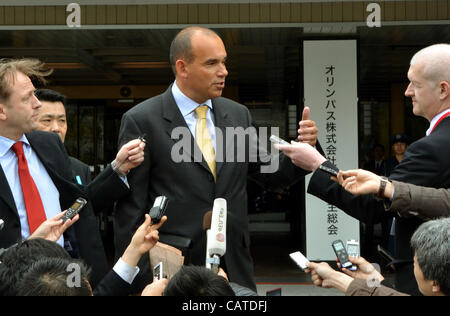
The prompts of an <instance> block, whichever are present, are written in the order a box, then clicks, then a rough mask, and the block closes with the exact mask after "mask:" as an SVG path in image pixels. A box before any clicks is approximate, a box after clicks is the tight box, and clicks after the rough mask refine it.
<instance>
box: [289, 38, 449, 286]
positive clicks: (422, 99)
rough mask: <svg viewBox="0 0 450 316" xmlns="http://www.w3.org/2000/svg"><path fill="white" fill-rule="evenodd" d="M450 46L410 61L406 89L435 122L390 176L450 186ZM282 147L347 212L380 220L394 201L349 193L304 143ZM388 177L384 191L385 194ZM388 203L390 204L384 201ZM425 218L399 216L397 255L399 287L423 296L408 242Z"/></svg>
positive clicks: (314, 187) (417, 110)
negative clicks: (415, 276)
mask: <svg viewBox="0 0 450 316" xmlns="http://www.w3.org/2000/svg"><path fill="white" fill-rule="evenodd" d="M449 69H450V45H448V44H439V45H433V46H429V47H426V48H424V49H422V50H421V51H419V52H418V53H417V54H416V55H414V57H413V58H412V60H411V66H410V68H409V71H408V78H409V81H410V84H409V86H408V88H407V89H406V91H405V95H406V96H407V97H411V98H412V101H413V113H414V114H415V115H417V116H422V117H424V118H426V119H427V120H428V121H429V122H430V128H429V129H428V130H427V133H426V135H427V136H426V137H423V138H421V139H419V140H418V141H416V142H415V143H413V144H411V145H410V146H409V147H408V149H407V150H406V152H405V156H404V158H403V160H402V161H401V162H400V163H399V164H398V165H397V167H395V169H394V170H393V171H392V173H391V175H390V177H389V180H396V181H401V182H406V183H411V184H415V185H420V186H426V187H433V188H446V189H448V188H450V147H449V146H448V139H449V135H450V117H449V116H450V72H449ZM280 150H282V151H284V152H285V154H286V155H288V156H289V157H291V159H293V161H294V163H295V164H296V165H298V166H300V167H302V168H305V169H306V170H311V171H315V172H314V174H313V176H312V177H311V181H310V183H309V186H308V193H311V194H313V195H315V196H317V197H319V198H320V199H322V200H324V201H326V202H328V203H330V204H333V205H336V206H337V207H339V208H340V209H342V210H343V211H345V212H346V213H347V214H349V215H351V216H353V217H355V218H357V219H359V220H360V221H363V222H379V221H380V220H381V219H382V218H383V215H384V214H385V212H386V206H388V204H389V203H390V200H389V199H387V200H381V199H380V198H378V199H377V198H376V196H374V195H373V194H371V195H363V196H355V195H351V194H350V193H348V192H346V191H345V190H344V189H343V188H342V187H341V186H340V185H339V184H338V183H336V182H334V181H332V180H331V179H330V176H329V174H327V173H325V172H324V171H322V170H321V169H318V168H319V166H320V165H321V164H323V165H325V166H328V167H330V168H334V169H336V170H337V167H336V166H334V165H333V164H331V163H330V162H329V161H325V158H323V157H322V158H321V159H318V158H317V155H316V154H311V153H314V151H310V150H309V148H307V147H304V146H302V145H300V146H282V147H280ZM383 192H384V186H383V181H382V182H381V185H380V190H379V194H378V195H379V196H380V197H383ZM385 203H387V205H385ZM422 222H423V220H422V219H421V218H420V217H399V216H396V223H395V244H396V247H395V259H396V261H397V263H398V264H397V266H396V274H395V276H396V280H395V281H396V282H395V283H396V284H395V285H396V289H397V290H398V291H401V292H405V293H408V294H413V295H414V294H416V295H419V294H420V293H419V291H418V288H417V284H416V281H415V278H414V267H413V255H414V254H413V253H412V250H411V247H410V245H409V241H410V239H411V236H412V234H413V233H414V231H415V230H416V229H417V227H419V225H420V224H421V223H422Z"/></svg>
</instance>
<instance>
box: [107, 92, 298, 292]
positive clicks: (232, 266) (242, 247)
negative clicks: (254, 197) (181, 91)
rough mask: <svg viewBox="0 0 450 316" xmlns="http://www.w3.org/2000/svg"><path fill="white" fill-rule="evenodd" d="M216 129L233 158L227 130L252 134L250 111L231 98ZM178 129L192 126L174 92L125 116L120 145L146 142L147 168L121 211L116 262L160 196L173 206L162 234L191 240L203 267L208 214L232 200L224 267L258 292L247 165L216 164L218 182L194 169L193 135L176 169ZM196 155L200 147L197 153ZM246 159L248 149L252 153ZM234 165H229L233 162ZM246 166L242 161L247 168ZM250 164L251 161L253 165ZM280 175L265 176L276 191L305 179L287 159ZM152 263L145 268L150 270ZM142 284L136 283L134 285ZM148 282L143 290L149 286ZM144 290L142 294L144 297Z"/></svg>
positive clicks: (219, 102)
mask: <svg viewBox="0 0 450 316" xmlns="http://www.w3.org/2000/svg"><path fill="white" fill-rule="evenodd" d="M212 103H213V111H214V117H215V126H216V128H219V129H220V130H221V131H222V134H223V135H224V141H223V144H224V145H223V148H220V146H218V148H217V150H216V154H217V152H220V151H221V150H222V151H223V153H224V157H225V156H226V153H230V152H231V149H234V159H235V160H234V161H238V160H237V158H238V157H236V155H237V150H236V144H234V147H231V139H229V138H226V137H225V135H226V133H225V128H226V127H238V126H240V127H243V128H244V129H246V128H248V127H250V126H251V118H250V113H249V111H248V109H247V108H246V107H245V106H243V105H241V104H238V103H236V102H233V101H231V100H228V99H225V98H216V99H214V100H213V101H212ZM177 127H184V128H185V129H186V130H188V126H187V124H186V122H185V120H184V118H183V116H182V115H181V112H180V110H179V109H178V107H177V105H176V103H175V100H174V98H173V96H172V93H171V88H169V89H168V90H167V91H166V92H165V93H163V94H161V95H158V96H156V97H154V98H151V99H148V100H146V101H144V102H143V103H141V104H138V105H136V106H135V107H134V108H132V109H131V110H129V111H128V112H127V113H125V114H124V116H123V118H122V125H121V128H120V134H119V144H120V145H122V144H124V143H125V142H127V141H129V140H131V139H133V138H135V137H137V136H139V135H142V134H143V133H146V134H147V146H146V147H145V160H144V162H143V163H142V165H140V166H139V167H138V168H136V169H134V170H132V171H131V172H130V174H129V176H128V181H129V183H130V187H131V190H132V193H131V194H130V195H129V196H128V197H127V198H126V199H124V200H122V201H119V202H118V203H117V208H116V212H115V220H114V222H115V223H114V225H115V226H114V231H115V246H116V257H117V258H118V257H119V256H120V255H121V254H122V253H123V251H124V250H125V248H126V246H127V245H128V243H129V242H130V240H131V237H132V235H133V233H134V231H135V230H136V229H137V227H138V226H139V225H141V224H142V222H143V221H144V214H145V213H147V212H148V211H149V209H150V207H151V205H152V203H153V201H154V199H155V198H156V197H157V196H159V195H166V196H167V197H168V198H169V204H168V208H167V212H166V215H167V217H168V220H167V222H166V223H165V224H164V225H163V226H162V227H161V229H160V233H161V235H164V234H165V233H170V234H175V235H179V236H183V237H188V238H190V239H191V240H192V241H193V248H192V249H191V251H190V255H189V256H190V263H192V264H195V265H204V264H205V231H203V229H202V224H203V217H204V215H205V213H206V212H207V211H209V210H211V209H212V207H213V204H214V199H215V198H219V197H220V198H224V199H226V200H227V210H228V215H227V250H226V254H225V256H224V260H223V259H222V260H221V264H222V265H223V263H224V261H225V265H226V267H225V268H226V269H227V273H228V276H229V279H230V281H231V282H235V283H238V284H240V285H243V286H246V287H248V288H251V289H253V290H256V285H255V281H254V277H253V261H252V258H251V256H250V249H249V247H250V238H249V232H248V215H247V192H246V188H247V174H248V170H249V163H248V162H217V165H216V169H217V182H216V183H214V178H213V176H212V174H211V172H210V170H209V168H208V166H207V164H206V162H205V161H202V162H191V161H194V160H193V158H192V152H193V150H194V146H195V147H196V146H197V145H196V143H195V140H194V138H193V136H192V134H191V133H189V135H188V136H187V137H188V138H189V141H190V144H192V147H191V148H188V149H186V148H184V152H183V153H182V155H183V157H184V158H185V159H186V160H188V161H185V162H179V163H177V162H175V161H174V160H173V159H172V156H171V154H172V149H174V151H176V153H179V152H180V150H179V148H177V146H175V147H174V145H176V144H177V143H178V141H179V140H178V139H172V138H171V135H172V132H173V130H174V129H176V128H177ZM196 149H197V150H199V149H198V147H197V148H196ZM246 151H248V148H247V149H246ZM228 161H229V160H228ZM241 161H242V160H241ZM247 161H248V160H247ZM280 166H281V167H280V171H279V172H277V174H265V175H263V177H264V179H263V180H264V181H271V184H273V185H275V186H277V185H281V183H284V184H285V185H287V184H291V183H293V182H295V181H296V180H298V179H299V178H301V176H303V175H304V174H305V172H304V171H303V170H301V169H300V168H296V167H295V166H294V165H293V164H292V163H291V161H290V159H284V160H283V161H282V162H281V165H280ZM147 257H148V256H144V260H145V261H147V262H148V258H147ZM147 262H143V261H142V262H141V264H140V267H141V271H143V272H145V273H147V281H149V280H151V278H150V275H149V272H150V269H149V267H148V263H147ZM135 282H137V280H135ZM144 285H145V282H143V284H141V286H144ZM140 290H141V289H140Z"/></svg>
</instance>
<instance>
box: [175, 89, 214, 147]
mask: <svg viewBox="0 0 450 316" xmlns="http://www.w3.org/2000/svg"><path fill="white" fill-rule="evenodd" d="M172 95H173V97H174V99H175V102H176V104H177V106H178V108H179V109H180V111H181V114H182V115H183V118H184V120H185V121H186V124H187V126H188V127H189V130H190V131H191V133H192V135H193V136H194V139H195V126H196V124H197V115H196V114H195V109H196V108H197V107H198V106H200V105H207V106H208V111H207V112H206V128H207V129H208V132H209V135H210V137H211V141H212V143H213V146H214V150H216V129H215V127H214V114H213V113H212V109H213V107H212V102H211V100H210V99H209V100H207V101H206V102H204V103H202V104H198V103H197V102H195V101H193V100H191V99H189V98H188V97H187V96H186V95H185V94H184V93H183V92H181V90H180V88H178V86H177V82H176V81H175V82H174V83H173V85H172Z"/></svg>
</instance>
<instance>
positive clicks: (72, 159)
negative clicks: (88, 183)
mask: <svg viewBox="0 0 450 316" xmlns="http://www.w3.org/2000/svg"><path fill="white" fill-rule="evenodd" d="M69 160H70V163H71V165H72V166H74V165H75V166H78V167H80V168H84V169H89V166H88V165H87V164H85V163H84V162H82V161H81V160H79V159H77V158H75V157H72V156H69Z"/></svg>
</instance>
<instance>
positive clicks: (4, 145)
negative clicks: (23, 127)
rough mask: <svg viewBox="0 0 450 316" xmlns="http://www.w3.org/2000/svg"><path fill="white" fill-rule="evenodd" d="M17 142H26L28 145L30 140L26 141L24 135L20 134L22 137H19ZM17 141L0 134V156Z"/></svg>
mask: <svg viewBox="0 0 450 316" xmlns="http://www.w3.org/2000/svg"><path fill="white" fill-rule="evenodd" d="M19 142H23V143H25V144H27V145H28V146H30V142H29V141H28V139H27V137H26V136H25V134H24V135H22V138H21V139H19ZM15 143H17V142H16V141H14V140H12V139H9V138H6V137H4V136H1V135H0V158H1V157H3V156H5V155H6V153H7V152H8V150H10V149H11V147H12V146H13V145H14V144H15Z"/></svg>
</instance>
